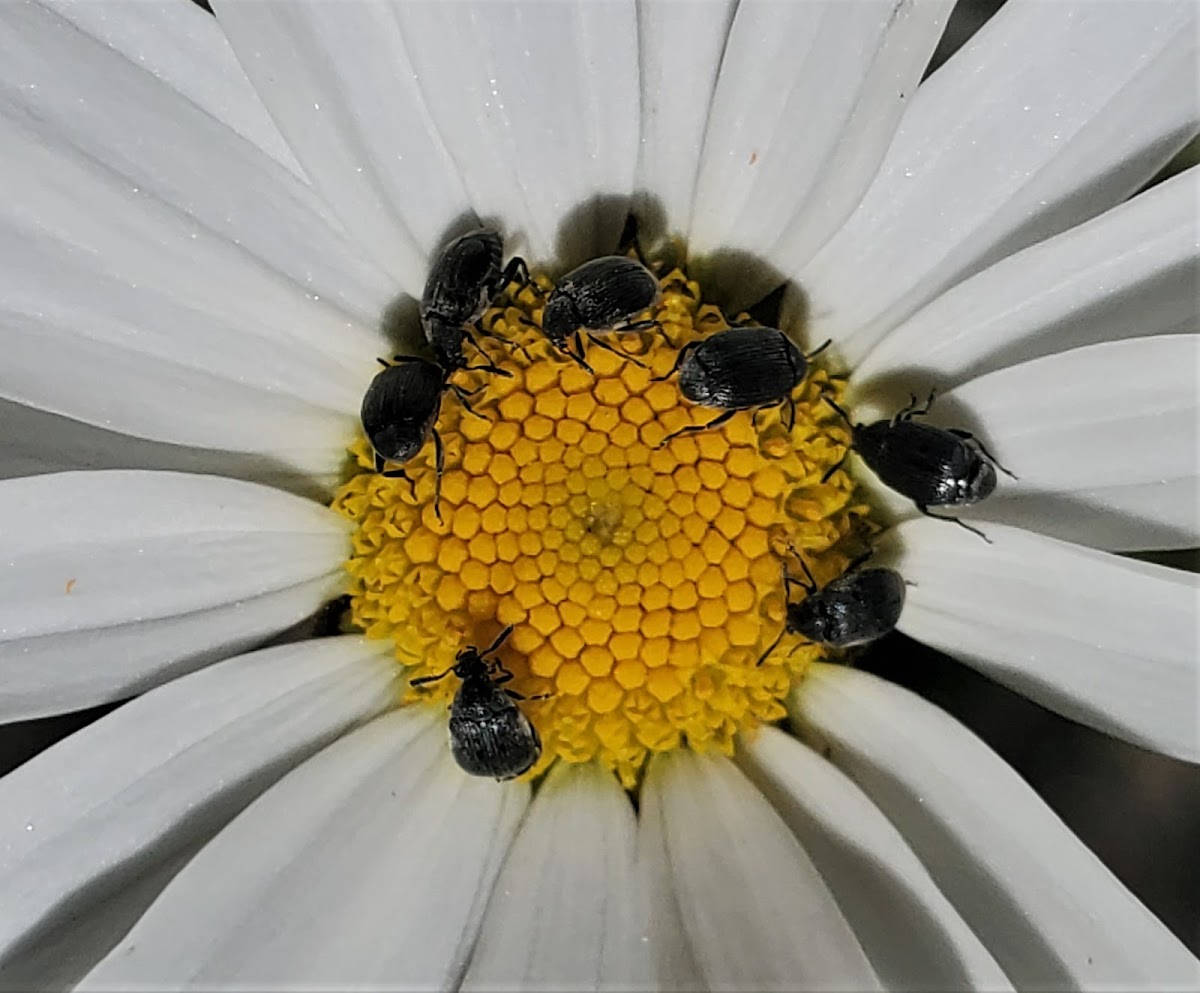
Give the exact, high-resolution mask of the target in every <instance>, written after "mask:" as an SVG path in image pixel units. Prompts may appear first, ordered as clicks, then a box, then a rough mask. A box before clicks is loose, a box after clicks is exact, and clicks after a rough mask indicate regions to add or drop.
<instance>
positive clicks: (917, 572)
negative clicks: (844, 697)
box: [882, 519, 1200, 762]
mask: <svg viewBox="0 0 1200 993" xmlns="http://www.w3.org/2000/svg"><path fill="white" fill-rule="evenodd" d="M983 530H984V531H985V532H986V534H987V536H988V538H989V539H991V541H992V544H990V545H988V544H985V543H984V542H983V541H981V540H980V539H979V537H978V536H976V535H973V534H970V533H969V532H967V531H964V530H962V529H961V528H956V527H954V526H953V525H952V524H946V523H944V522H941V521H931V520H925V519H922V520H913V521H905V522H904V523H903V524H900V525H899V526H898V527H896V528H893V529H892V531H890V532H888V534H887V535H886V536H885V540H884V542H883V543H882V545H883V547H884V549H885V550H886V551H894V552H897V553H898V565H897V566H896V568H897V569H898V570H899V571H900V572H901V574H903V576H904V578H905V579H906V580H908V581H909V582H910V583H912V584H913V585H912V586H910V588H909V590H908V597H907V600H906V602H905V605H904V613H903V614H902V615H901V617H900V623H899V628H900V630H901V631H903V632H904V633H905V634H908V635H911V636H912V637H914V638H916V639H918V640H919V641H923V642H925V643H926V644H928V645H931V646H933V647H934V648H937V649H939V650H941V651H944V652H948V653H949V654H951V655H954V656H956V657H957V658H960V659H962V660H963V661H964V662H966V663H968V664H970V665H971V666H973V667H975V668H977V669H979V670H980V671H981V672H983V673H984V674H985V675H987V676H991V677H992V678H994V679H996V680H997V681H999V682H1001V683H1004V684H1005V685H1007V686H1009V687H1011V688H1012V689H1014V690H1016V691H1017V692H1018V693H1022V694H1024V695H1025V696H1027V697H1029V698H1030V699H1032V700H1035V701H1037V702H1038V703H1040V704H1042V705H1043V706H1046V707H1049V708H1050V709H1051V710H1054V711H1057V712H1058V713H1060V714H1063V715H1064V716H1066V717H1069V718H1071V719H1072V720H1077V721H1080V722H1081V723H1084V724H1089V725H1091V726H1092V727H1095V728H1099V729H1100V730H1101V731H1104V732H1106V733H1108V734H1112V735H1116V736H1118V737H1121V738H1124V739H1126V740H1127V741H1132V742H1135V743H1136V744H1139V745H1143V746H1145V747H1147V748H1152V749H1154V750H1155V751H1158V752H1163V753H1164V754H1167V755H1174V756H1177V757H1180V758H1184V759H1188V760H1190V761H1193V762H1195V761H1198V760H1200V669H1198V665H1200V659H1198V657H1197V652H1196V616H1197V606H1198V605H1200V594H1198V586H1197V578H1196V577H1195V576H1193V575H1192V574H1191V573H1185V572H1180V571H1178V570H1175V569H1166V568H1163V567H1161V566H1152V565H1146V564H1144V563H1141V562H1134V561H1131V560H1129V559H1122V558H1118V557H1117V556H1114V555H1109V554H1107V553H1104V552H1097V551H1093V550H1092V549H1090V548H1082V547H1080V546H1078V545H1069V544H1067V543H1065V542H1061V541H1055V540H1054V539H1051V538H1046V537H1043V536H1041V535H1037V534H1031V533H1029V532H1027V531H1021V530H1018V529H1016V528H1010V527H1006V526H1004V525H1002V524H991V523H985V524H984V525H983Z"/></svg>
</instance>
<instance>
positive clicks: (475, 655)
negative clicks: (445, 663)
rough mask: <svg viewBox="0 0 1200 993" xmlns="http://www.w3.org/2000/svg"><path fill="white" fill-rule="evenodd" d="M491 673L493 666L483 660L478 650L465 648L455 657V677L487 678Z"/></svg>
mask: <svg viewBox="0 0 1200 993" xmlns="http://www.w3.org/2000/svg"><path fill="white" fill-rule="evenodd" d="M491 671H492V667H491V665H490V664H489V663H487V662H485V661H484V660H483V656H482V655H481V654H480V653H479V649H478V648H464V649H463V650H462V651H460V652H459V653H458V654H457V655H456V656H454V675H456V676H457V677H458V678H459V679H471V678H474V677H478V676H484V677H487V676H488V675H490V673H491Z"/></svg>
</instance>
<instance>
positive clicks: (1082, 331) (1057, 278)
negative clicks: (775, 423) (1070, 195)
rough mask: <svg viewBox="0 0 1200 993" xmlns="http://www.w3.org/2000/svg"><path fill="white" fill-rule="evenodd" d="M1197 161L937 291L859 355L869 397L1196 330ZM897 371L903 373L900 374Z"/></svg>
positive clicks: (862, 388)
mask: <svg viewBox="0 0 1200 993" xmlns="http://www.w3.org/2000/svg"><path fill="white" fill-rule="evenodd" d="M1198 216H1200V168H1192V169H1189V170H1188V171H1187V172H1184V173H1182V174H1180V175H1178V176H1175V177H1174V178H1172V179H1169V180H1167V181H1166V182H1165V183H1160V184H1159V185H1158V186H1155V187H1153V188H1152V189H1150V190H1147V191H1146V192H1145V193H1142V194H1140V195H1139V196H1136V197H1134V198H1133V199H1132V200H1130V201H1128V202H1127V203H1124V204H1121V205H1120V206H1117V207H1114V208H1113V209H1112V210H1110V211H1107V212H1106V213H1104V214H1101V215H1100V216H1099V217H1097V218H1095V219H1094V220H1092V221H1088V222H1087V223H1086V224H1081V225H1079V226H1078V227H1076V228H1071V229H1070V230H1069V231H1064V232H1063V233H1062V234H1060V235H1057V236H1055V237H1053V238H1050V239H1048V240H1046V241H1044V242H1041V243H1040V244H1037V245H1034V246H1033V247H1031V248H1027V249H1025V250H1024V251H1022V252H1018V253H1017V254H1016V255H1012V256H1010V257H1008V258H1007V259H1004V260H1003V261H1001V262H997V263H996V264H995V265H994V266H991V267H990V268H988V269H985V270H984V271H983V272H981V273H979V274H978V275H976V276H972V277H971V278H970V279H968V280H966V281H964V282H962V283H959V284H958V285H957V286H955V287H953V288H952V289H950V290H948V291H947V292H945V293H943V294H942V295H941V296H939V297H937V298H936V299H935V300H934V301H933V302H932V303H930V304H929V305H928V306H926V307H924V308H923V309H921V310H919V311H918V312H917V313H915V314H914V315H913V316H912V317H911V318H910V319H909V320H907V321H905V322H904V323H903V324H901V325H900V327H898V328H896V329H895V330H894V331H891V332H889V333H888V335H887V337H886V338H884V339H883V341H881V342H880V343H879V345H878V346H877V347H875V348H873V349H872V350H871V352H870V353H869V354H868V355H867V356H866V358H864V359H863V360H862V362H861V363H860V364H859V365H858V367H857V368H856V369H855V370H854V387H855V390H856V392H857V393H858V394H859V395H862V396H868V397H871V398H872V399H874V398H875V394H876V393H884V394H888V393H891V394H892V395H891V396H890V397H888V398H887V399H895V394H894V391H891V390H889V389H888V387H889V377H891V376H893V375H894V374H895V373H897V372H903V373H904V380H905V382H904V386H903V388H904V389H905V390H908V389H912V390H916V391H917V392H923V391H924V390H926V389H929V388H930V387H932V386H937V387H938V388H939V389H942V390H946V389H949V388H950V387H952V386H956V385H958V384H959V383H962V382H965V381H966V380H968V379H971V378H973V377H976V376H982V375H983V374H984V373H987V372H994V371H995V370H997V369H1003V368H1006V367H1008V366H1010V365H1016V364H1017V363H1018V362H1026V361H1028V360H1029V359H1033V358H1038V357H1040V356H1042V355H1050V354H1053V353H1055V352H1062V351H1066V350H1067V349H1069V348H1078V347H1079V346H1081V345H1090V344H1094V343H1097V342H1102V341H1116V340H1118V339H1121V338H1132V337H1139V338H1141V337H1145V336H1148V335H1157V334H1172V333H1176V332H1179V331H1186V330H1195V328H1196V270H1197V266H1198V265H1200V228H1198V227H1197V224H1196V218H1197V217H1198ZM897 378H899V377H897Z"/></svg>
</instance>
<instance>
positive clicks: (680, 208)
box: [634, 0, 737, 235]
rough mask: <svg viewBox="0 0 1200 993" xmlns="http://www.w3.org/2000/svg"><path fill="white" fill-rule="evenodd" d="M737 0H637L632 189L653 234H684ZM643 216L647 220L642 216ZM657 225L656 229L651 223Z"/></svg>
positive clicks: (689, 215) (645, 221)
mask: <svg viewBox="0 0 1200 993" xmlns="http://www.w3.org/2000/svg"><path fill="white" fill-rule="evenodd" d="M736 7H737V3H736V0H692V2H687V3H681V2H680V0H641V2H639V3H638V7H637V14H638V55H639V58H640V64H639V78H640V81H641V100H642V131H641V142H640V144H639V146H638V165H637V181H636V183H635V187H634V188H635V190H636V191H637V194H638V196H639V198H640V199H641V200H643V202H642V203H639V204H638V205H637V208H638V211H639V214H640V215H645V216H640V217H639V219H640V220H641V221H642V222H643V226H644V227H648V228H649V230H650V232H651V234H652V235H653V234H658V233H661V234H672V233H677V234H685V233H686V232H687V228H688V222H689V220H690V219H691V213H692V197H693V194H694V192H695V189H696V168H697V164H698V163H699V160H700V149H701V148H702V147H703V145H704V131H705V129H706V128H707V126H708V113H709V107H710V105H711V103H712V95H713V89H714V88H715V87H716V83H717V72H718V70H719V69H720V65H721V53H722V52H723V51H724V49H725V42H726V39H727V37H728V34H729V25H730V22H731V21H732V20H733V12H734V9H735V8H736ZM647 222H648V223H647ZM659 226H661V227H662V229H663V230H662V231H661V232H658V231H656V228H657V227H659Z"/></svg>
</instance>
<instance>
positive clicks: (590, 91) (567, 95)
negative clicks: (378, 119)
mask: <svg viewBox="0 0 1200 993" xmlns="http://www.w3.org/2000/svg"><path fill="white" fill-rule="evenodd" d="M396 13H397V17H398V18H399V20H400V23H401V30H402V31H403V34H404V37H405V39H406V40H407V42H408V55H409V57H410V58H411V59H412V61H413V65H414V66H415V67H416V71H417V75H418V78H419V81H420V85H421V90H422V93H423V94H424V96H425V100H426V102H427V104H428V107H429V112H430V115H431V116H432V118H433V120H434V121H435V122H436V124H437V127H438V131H439V132H440V134H441V137H442V140H443V141H444V142H445V144H446V147H447V148H448V149H449V151H450V155H451V157H452V158H453V159H454V161H455V163H456V164H457V165H458V169H459V173H460V174H461V176H462V178H463V182H464V184H465V186H466V188H467V192H468V194H469V195H470V197H471V200H472V202H473V203H474V205H475V209H476V211H477V213H478V214H479V215H480V216H481V217H483V218H484V219H485V220H494V221H499V222H502V223H503V225H504V227H505V228H506V233H507V234H508V235H509V236H510V241H511V243H512V244H511V245H510V249H511V248H515V247H517V246H521V245H523V246H525V247H526V248H527V249H528V255H529V257H530V260H531V261H532V262H535V263H537V264H539V265H544V264H547V263H550V262H557V263H558V265H560V266H563V267H567V266H572V265H575V264H578V263H579V262H582V261H583V260H584V259H586V258H590V257H592V256H595V255H603V254H606V253H609V252H612V251H614V250H615V249H616V247H617V241H618V239H619V236H620V233H621V227H622V225H623V223H624V221H625V216H626V211H627V206H628V200H629V195H630V192H631V190H632V188H633V179H634V169H635V168H636V163H637V144H638V137H639V132H638V126H639V122H640V112H639V96H638V90H639V87H638V53H637V12H636V9H635V7H634V4H633V2H632V0H614V2H609V3H550V4H539V5H534V6H529V5H525V4H521V3H517V2H512V0H483V2H480V0H460V2H455V3H404V4H398V5H397V7H396Z"/></svg>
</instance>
